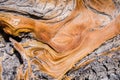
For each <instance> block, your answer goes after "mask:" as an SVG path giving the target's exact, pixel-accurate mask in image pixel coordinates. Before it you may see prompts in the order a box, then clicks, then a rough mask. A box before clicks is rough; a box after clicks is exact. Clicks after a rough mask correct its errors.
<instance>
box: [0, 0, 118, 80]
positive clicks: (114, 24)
mask: <svg viewBox="0 0 120 80" xmlns="http://www.w3.org/2000/svg"><path fill="white" fill-rule="evenodd" d="M118 4H119V3H118V2H117V1H113V0H4V1H3V0H2V1H1V3H0V10H1V13H0V25H1V26H3V30H4V31H5V32H6V33H9V34H11V35H14V36H19V35H20V34H19V33H20V32H32V33H33V34H34V36H35V38H36V39H37V41H30V42H28V46H31V47H32V48H28V49H24V47H23V46H22V45H21V44H19V43H18V42H16V41H14V40H12V39H11V41H12V42H13V44H14V47H15V48H16V50H18V51H19V53H20V54H21V55H22V56H23V57H25V58H26V59H27V60H28V63H29V68H30V63H31V64H35V65H37V66H38V69H39V70H42V71H43V72H45V73H47V74H49V75H51V76H53V77H55V78H56V79H61V78H62V77H63V75H64V74H65V73H66V72H67V71H68V70H69V69H71V68H72V67H73V66H74V64H75V63H76V62H77V61H79V60H81V59H82V58H83V57H85V56H86V55H88V54H89V53H91V52H92V51H93V50H95V49H96V48H98V47H99V46H100V45H101V44H102V43H104V42H105V41H106V40H108V39H110V38H112V37H114V36H116V35H117V34H120V11H119V5H118ZM11 12H12V13H11ZM13 13H19V14H17V15H15V14H13ZM21 14H24V16H22V15H21ZM26 15H27V17H26ZM28 16H29V17H28ZM33 18H34V19H33ZM29 70H30V69H29Z"/></svg>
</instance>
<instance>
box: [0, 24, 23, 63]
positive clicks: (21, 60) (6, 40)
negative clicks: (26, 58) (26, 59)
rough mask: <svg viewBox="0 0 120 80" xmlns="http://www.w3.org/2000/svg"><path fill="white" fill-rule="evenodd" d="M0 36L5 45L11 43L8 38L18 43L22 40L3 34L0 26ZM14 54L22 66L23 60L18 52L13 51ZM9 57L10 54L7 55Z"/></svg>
mask: <svg viewBox="0 0 120 80" xmlns="http://www.w3.org/2000/svg"><path fill="white" fill-rule="evenodd" d="M0 34H1V35H2V37H3V38H4V40H5V42H6V43H11V42H10V40H9V38H10V37H11V38H13V39H15V40H16V41H18V42H20V41H21V40H22V39H21V38H19V37H17V36H12V35H9V34H7V33H5V32H4V31H3V29H2V27H1V26H0ZM10 46H12V45H10ZM12 47H13V46H12ZM14 54H15V55H16V57H17V58H18V59H19V62H20V64H23V59H22V57H21V55H20V54H19V52H18V51H16V50H14ZM9 55H10V54H9ZM11 56H12V55H11Z"/></svg>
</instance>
